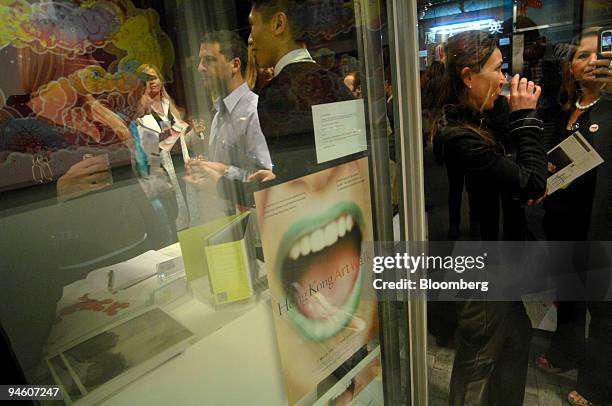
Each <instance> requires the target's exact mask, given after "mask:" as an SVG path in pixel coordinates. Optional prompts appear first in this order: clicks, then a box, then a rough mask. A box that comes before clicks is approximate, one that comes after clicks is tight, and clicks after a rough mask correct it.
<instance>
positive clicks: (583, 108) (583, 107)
mask: <svg viewBox="0 0 612 406" xmlns="http://www.w3.org/2000/svg"><path fill="white" fill-rule="evenodd" d="M599 99H601V97H598V98H597V99H596V100H595V101H592V102H591V103H589V104H587V105H586V106H583V105H582V104H580V102H579V101H578V100H576V103H574V106H576V108H577V109H578V110H586V109H589V108H591V107H593V106H594V105H595V104H597V102H598V101H599Z"/></svg>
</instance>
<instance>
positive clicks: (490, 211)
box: [434, 106, 547, 240]
mask: <svg viewBox="0 0 612 406" xmlns="http://www.w3.org/2000/svg"><path fill="white" fill-rule="evenodd" d="M444 113H445V114H444V117H445V118H446V125H445V126H444V127H442V128H441V131H440V133H439V134H437V135H436V137H435V138H434V154H435V156H436V159H437V160H438V161H442V162H444V164H445V165H447V166H448V169H449V170H450V171H459V172H462V173H465V176H466V188H467V191H468V194H470V201H471V202H473V206H474V207H472V210H477V211H478V217H479V219H480V227H481V237H482V239H483V240H498V239H499V219H500V198H501V195H502V193H503V194H506V195H507V196H509V197H512V198H514V199H517V200H519V201H523V202H524V201H526V200H527V199H531V198H537V197H540V196H542V195H543V194H544V190H545V188H546V174H547V169H546V151H545V150H544V146H543V145H542V141H541V133H542V130H543V129H542V125H541V121H539V120H537V119H535V118H534V111H533V110H519V111H515V112H513V113H511V114H510V117H509V127H508V133H507V134H500V135H498V136H496V137H495V139H497V140H501V139H504V138H506V137H508V138H509V139H510V140H511V142H512V144H513V146H514V148H515V152H516V159H515V160H513V159H512V158H509V157H507V156H506V151H505V148H504V146H503V145H502V143H500V142H499V141H498V142H497V143H496V144H495V145H490V144H488V143H486V142H485V141H484V139H483V138H482V137H481V136H480V135H479V134H477V133H476V132H475V131H473V130H471V129H469V128H467V127H466V126H465V125H463V124H462V122H465V121H466V120H467V122H468V123H469V124H470V125H472V126H474V127H475V128H478V127H480V126H482V127H485V128H486V127H487V121H486V119H485V118H484V117H481V116H479V115H478V114H477V113H475V112H472V111H471V110H469V109H466V108H463V107H460V106H459V107H458V106H454V107H452V108H446V109H445V112H444Z"/></svg>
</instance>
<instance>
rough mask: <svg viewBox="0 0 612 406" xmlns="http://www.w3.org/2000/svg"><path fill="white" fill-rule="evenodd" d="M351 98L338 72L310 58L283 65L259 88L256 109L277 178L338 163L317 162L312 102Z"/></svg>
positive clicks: (330, 101) (324, 102) (288, 176)
mask: <svg viewBox="0 0 612 406" xmlns="http://www.w3.org/2000/svg"><path fill="white" fill-rule="evenodd" d="M352 99H353V95H352V94H351V92H350V91H349V89H348V88H347V87H346V86H345V85H344V83H343V82H342V80H341V79H340V77H339V76H337V75H336V74H335V73H333V72H331V71H329V70H327V69H325V68H323V67H322V66H321V65H319V64H316V63H312V62H297V63H292V64H289V65H287V66H285V67H284V68H283V70H282V71H281V72H280V73H279V74H278V75H277V76H275V77H274V78H273V79H272V80H271V81H270V82H269V83H268V84H267V85H266V86H265V87H264V88H263V89H262V90H261V93H260V94H259V103H258V106H257V111H258V114H259V121H260V124H261V129H262V132H263V134H264V136H265V137H266V142H267V143H268V149H269V150H270V156H271V158H272V163H273V165H274V172H275V174H276V176H277V179H278V181H284V180H289V179H293V178H296V177H301V176H304V175H306V174H308V173H311V172H314V171H318V170H321V169H324V168H326V167H329V166H331V165H332V162H333V163H335V164H337V163H338V162H337V161H332V162H330V163H326V164H324V165H320V164H318V163H317V155H316V149H315V139H314V127H313V122H312V106H314V105H319V104H326V103H334V102H339V101H345V100H352Z"/></svg>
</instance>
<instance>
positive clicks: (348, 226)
mask: <svg viewBox="0 0 612 406" xmlns="http://www.w3.org/2000/svg"><path fill="white" fill-rule="evenodd" d="M352 229H353V217H351V216H346V231H351V230H352Z"/></svg>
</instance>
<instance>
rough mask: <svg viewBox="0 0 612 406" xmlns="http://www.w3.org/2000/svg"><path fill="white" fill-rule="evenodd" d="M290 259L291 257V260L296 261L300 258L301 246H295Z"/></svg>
mask: <svg viewBox="0 0 612 406" xmlns="http://www.w3.org/2000/svg"><path fill="white" fill-rule="evenodd" d="M289 257H291V259H294V260H295V259H298V258H299V257H300V244H295V245H294V246H293V248H291V252H290V253H289Z"/></svg>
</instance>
